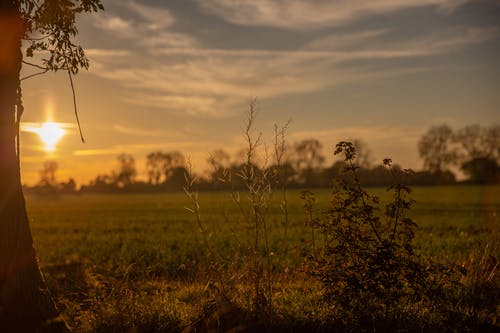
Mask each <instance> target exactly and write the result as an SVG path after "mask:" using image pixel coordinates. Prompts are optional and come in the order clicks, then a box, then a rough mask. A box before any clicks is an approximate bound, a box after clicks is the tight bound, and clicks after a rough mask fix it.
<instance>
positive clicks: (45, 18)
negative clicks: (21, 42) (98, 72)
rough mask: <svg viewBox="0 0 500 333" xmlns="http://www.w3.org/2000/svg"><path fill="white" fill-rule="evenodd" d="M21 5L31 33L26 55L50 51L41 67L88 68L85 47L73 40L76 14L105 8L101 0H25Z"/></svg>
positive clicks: (49, 68)
mask: <svg viewBox="0 0 500 333" xmlns="http://www.w3.org/2000/svg"><path fill="white" fill-rule="evenodd" d="M19 6H20V12H21V16H22V18H23V20H24V22H25V25H26V31H27V33H28V35H27V36H26V38H25V39H26V40H27V41H28V43H29V45H28V47H27V48H26V56H28V57H33V56H34V55H35V54H36V53H42V54H48V57H43V59H42V65H41V66H40V67H41V68H42V69H45V70H51V71H57V70H60V69H63V70H68V71H70V72H71V73H72V74H76V73H78V70H79V69H80V68H84V69H87V68H88V66H89V63H88V60H87V58H86V57H85V53H84V51H83V48H82V47H81V46H79V45H76V44H75V43H74V42H73V40H72V39H73V38H74V37H75V36H76V35H77V33H78V29H77V27H76V15H77V14H80V13H84V12H88V13H92V12H97V11H99V10H104V7H103V5H102V3H101V1H100V0H79V1H73V0H62V1H61V0H44V1H34V0H21V1H19Z"/></svg>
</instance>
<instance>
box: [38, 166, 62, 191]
mask: <svg viewBox="0 0 500 333" xmlns="http://www.w3.org/2000/svg"><path fill="white" fill-rule="evenodd" d="M58 168H59V165H58V164H57V162H56V161H45V162H44V163H43V168H42V170H40V181H39V184H40V185H41V186H49V187H57V180H56V173H57V169H58Z"/></svg>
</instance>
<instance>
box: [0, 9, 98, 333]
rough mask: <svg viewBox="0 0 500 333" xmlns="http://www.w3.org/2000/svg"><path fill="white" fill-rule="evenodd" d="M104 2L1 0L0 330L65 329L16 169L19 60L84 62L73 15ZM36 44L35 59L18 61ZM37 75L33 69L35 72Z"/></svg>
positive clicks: (59, 64) (49, 65)
mask: <svg viewBox="0 0 500 333" xmlns="http://www.w3.org/2000/svg"><path fill="white" fill-rule="evenodd" d="M100 9H103V7H102V4H101V1H100V0H64V1H61V0H45V1H44V0H2V1H1V2H0V32H1V33H0V161H1V162H0V202H1V203H2V205H0V331H1V332H34V331H47V332H64V331H68V328H67V326H66V325H65V323H64V321H62V320H60V319H58V318H59V317H58V315H59V314H58V311H57V309H56V307H55V305H54V303H53V301H52V299H51V297H50V294H49V292H48V290H47V287H46V285H45V282H44V281H43V278H42V275H41V273H40V270H39V267H38V263H37V259H36V254H35V250H34V249H33V240H32V236H31V232H30V228H29V223H28V217H27V213H26V208H25V202H24V195H23V191H22V186H21V176H20V168H19V123H20V119H21V115H22V113H23V106H22V102H21V97H22V93H21V84H20V82H21V78H20V76H19V74H20V70H21V67H22V64H23V63H24V64H26V65H31V66H33V67H36V68H39V69H40V70H41V72H40V73H44V72H47V71H57V70H65V71H67V73H68V75H69V78H70V79H71V78H72V75H73V74H76V73H77V72H78V70H79V69H81V68H88V61H87V59H86V58H85V55H84V52H83V49H82V48H81V47H80V46H78V45H76V44H74V43H73V38H74V37H75V36H76V34H77V28H76V15H77V14H79V13H83V12H95V11H98V10H100ZM23 40H24V41H25V42H26V43H27V45H26V56H28V57H31V56H33V55H35V54H36V53H38V51H43V53H42V54H41V56H42V57H43V58H42V61H41V63H40V64H31V63H29V62H27V61H24V60H23V55H22V43H23ZM37 74H38V73H37Z"/></svg>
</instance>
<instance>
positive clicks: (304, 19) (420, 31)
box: [22, 0, 500, 184]
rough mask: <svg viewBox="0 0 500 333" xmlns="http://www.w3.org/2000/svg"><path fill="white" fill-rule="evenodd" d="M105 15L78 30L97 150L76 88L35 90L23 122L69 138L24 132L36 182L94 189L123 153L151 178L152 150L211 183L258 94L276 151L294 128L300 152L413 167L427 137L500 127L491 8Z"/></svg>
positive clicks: (164, 10)
mask: <svg viewBox="0 0 500 333" xmlns="http://www.w3.org/2000/svg"><path fill="white" fill-rule="evenodd" d="M103 3H104V5H105V8H106V11H105V12H103V13H99V14H97V15H93V16H87V17H82V18H81V20H80V21H79V27H80V29H79V30H80V37H79V40H80V42H81V44H82V45H83V46H84V48H85V49H86V50H87V54H88V57H89V58H90V60H91V68H90V70H89V71H88V72H82V73H80V74H79V75H78V76H77V77H76V80H75V85H76V89H77V98H78V108H79V111H80V118H81V122H82V127H83V131H84V135H85V138H86V143H85V144H82V143H81V142H80V139H79V135H78V132H77V129H76V127H75V119H74V114H73V107H72V99H71V89H70V85H69V82H68V80H67V75H65V74H64V73H55V74H54V73H50V74H46V75H43V76H39V77H36V78H32V79H29V80H26V81H23V86H22V87H23V96H24V104H25V109H26V111H25V115H24V118H23V120H24V121H25V122H26V123H38V122H44V121H49V120H50V121H55V122H62V123H67V124H69V125H68V127H67V131H68V133H67V134H66V135H65V136H64V137H63V138H62V139H61V141H60V142H59V143H58V144H57V145H56V147H55V148H56V149H55V151H53V152H46V151H45V150H44V149H43V144H42V143H41V141H40V140H39V138H38V137H37V136H36V135H35V134H34V133H30V132H23V133H22V174H23V181H24V182H25V183H30V184H33V183H35V182H36V181H37V180H38V170H40V169H41V167H42V164H43V162H44V161H45V160H56V161H57V162H58V163H59V166H60V170H59V173H58V177H59V179H60V180H65V179H66V178H68V177H73V178H75V179H76V181H77V183H79V184H81V183H85V182H88V181H89V180H90V179H92V178H94V177H95V176H96V175H97V174H102V173H109V172H110V171H111V169H112V168H113V167H114V166H115V159H116V155H118V154H120V153H122V152H126V153H130V154H132V155H134V156H135V157H136V159H137V167H138V168H139V170H140V171H142V170H143V169H144V164H145V156H146V155H147V154H148V153H149V152H151V151H155V150H179V151H182V152H183V153H184V154H185V155H186V156H187V155H189V156H191V159H192V161H193V165H194V168H195V169H198V170H201V169H203V168H204V167H205V162H204V161H205V160H206V159H207V157H208V153H209V151H211V150H213V149H216V148H221V147H222V148H226V149H228V150H229V151H233V152H234V151H237V150H238V149H239V146H240V145H241V124H242V123H243V121H244V112H245V110H246V108H247V103H248V99H249V97H252V96H255V97H257V98H258V101H259V104H258V109H259V118H258V121H257V126H258V128H259V130H260V131H262V132H264V133H266V134H267V136H268V137H269V136H270V135H271V134H272V130H273V125H274V123H278V124H282V123H285V122H286V121H287V120H289V119H291V125H290V130H289V136H288V138H289V141H291V142H293V141H297V140H300V139H303V138H310V137H314V138H317V139H319V140H320V141H321V142H322V143H323V144H324V146H325V154H327V155H328V156H330V155H331V152H332V149H333V146H334V145H335V143H336V142H337V141H339V140H345V139H352V138H361V139H363V140H364V141H366V142H367V143H368V144H369V147H370V148H371V150H372V151H373V153H374V156H375V157H376V158H377V159H382V158H384V157H386V156H391V157H392V158H393V159H394V160H395V161H397V162H398V163H400V164H402V165H403V166H405V167H412V168H416V169H418V168H420V167H421V163H420V161H419V159H418V156H417V150H416V144H417V141H418V138H419V137H420V136H421V135H422V134H423V133H424V132H425V131H426V130H427V129H428V128H429V127H430V126H432V125H436V124H441V123H448V124H449V125H450V126H452V127H454V128H458V127H461V126H464V125H467V124H473V123H479V124H481V125H490V124H493V123H495V122H498V120H499V117H498V115H499V107H500V96H499V94H498V91H500V84H499V83H500V82H499V81H500V65H499V63H498V59H499V58H500V51H499V49H500V46H499V45H500V43H499V41H500V25H499V24H498V22H497V20H496V18H497V17H498V14H499V13H500V6H499V5H498V3H495V2H493V1H484V2H473V1H459V2H457V1H450V0H428V1H414V2H412V1H407V0H404V1H403V0H396V1H394V0H391V1H385V0H384V1H376V2H373V1H367V0H366V1H365V0H363V1H356V2H351V1H346V0H336V1H326V0H324V1H323V0H319V1H314V2H312V1H308V0H293V1H292V3H290V1H284V0H258V1H250V0H248V1H247V0H240V1H232V0H231V1H230V0H203V1H202V0H199V1H198V0H186V1H169V2H165V1H159V0H158V1H153V0H150V1H119V0H107V1H106V0H105V1H103ZM33 61H36V59H35V60H33ZM31 72H32V70H31V69H30V68H23V75H27V74H28V73H31ZM330 161H331V160H330Z"/></svg>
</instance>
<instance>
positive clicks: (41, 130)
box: [27, 121, 66, 152]
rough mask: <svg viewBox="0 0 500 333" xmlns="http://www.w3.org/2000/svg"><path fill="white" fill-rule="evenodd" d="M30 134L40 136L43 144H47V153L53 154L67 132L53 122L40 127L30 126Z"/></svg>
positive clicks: (45, 147)
mask: <svg viewBox="0 0 500 333" xmlns="http://www.w3.org/2000/svg"><path fill="white" fill-rule="evenodd" d="M27 130H28V131H29V132H33V133H36V134H38V136H39V137H40V139H41V140H42V142H43V143H44V144H45V146H44V149H45V151H47V152H52V151H54V150H55V149H56V144H57V143H58V142H59V140H61V138H62V137H63V136H64V134H66V131H65V130H64V129H63V128H62V127H61V124H59V123H54V122H51V121H48V122H45V123H42V124H41V125H40V126H38V127H34V126H29V128H27Z"/></svg>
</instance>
